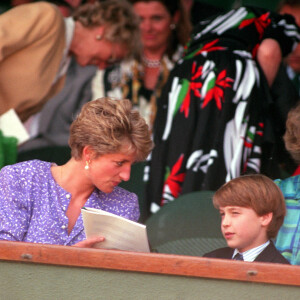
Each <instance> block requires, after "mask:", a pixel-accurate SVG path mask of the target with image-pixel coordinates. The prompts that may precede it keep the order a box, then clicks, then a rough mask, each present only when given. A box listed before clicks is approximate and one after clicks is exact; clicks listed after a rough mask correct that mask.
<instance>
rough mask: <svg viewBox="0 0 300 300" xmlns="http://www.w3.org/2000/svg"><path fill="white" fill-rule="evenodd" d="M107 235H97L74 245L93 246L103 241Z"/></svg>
mask: <svg viewBox="0 0 300 300" xmlns="http://www.w3.org/2000/svg"><path fill="white" fill-rule="evenodd" d="M104 240H105V237H103V236H95V237H92V238H89V239H86V240H84V241H81V242H78V243H77V244H75V245H73V247H79V248H93V247H94V245H95V244H97V243H100V242H103V241H104Z"/></svg>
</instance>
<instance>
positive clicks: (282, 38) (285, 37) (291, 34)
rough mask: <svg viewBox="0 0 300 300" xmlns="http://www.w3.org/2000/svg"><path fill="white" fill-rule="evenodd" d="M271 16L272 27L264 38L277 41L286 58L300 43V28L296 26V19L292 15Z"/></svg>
mask: <svg viewBox="0 0 300 300" xmlns="http://www.w3.org/2000/svg"><path fill="white" fill-rule="evenodd" d="M270 14H271V15H270V17H271V19H272V25H271V26H268V27H267V28H266V30H265V32H264V37H263V38H264V39H266V38H273V39H275V40H277V41H278V43H279V45H280V48H281V51H282V56H283V57H284V56H286V55H288V54H289V53H290V52H292V51H293V50H294V49H295V47H296V46H297V44H298V43H299V42H300V28H299V27H298V26H297V25H296V23H295V19H294V17H293V16H291V15H287V14H285V15H279V14H276V13H270Z"/></svg>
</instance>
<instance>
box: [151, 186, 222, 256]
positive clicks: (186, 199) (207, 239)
mask: <svg viewBox="0 0 300 300" xmlns="http://www.w3.org/2000/svg"><path fill="white" fill-rule="evenodd" d="M213 194H214V192H213V191H197V192H192V193H189V194H184V195H182V196H180V197H178V198H177V199H175V200H174V201H173V202H170V203H168V204H166V205H165V206H163V207H162V208H161V209H160V210H159V211H158V212H157V213H155V214H153V215H152V216H151V217H150V218H148V220H147V221H146V225H147V233H148V237H149V242H150V245H151V247H152V249H153V250H154V251H157V252H160V253H172V254H182V255H193V256H202V255H203V254H204V253H206V252H209V251H212V250H214V249H216V248H220V247H225V246H226V241H225V240H224V238H223V236H222V233H221V227H220V223H221V218H220V215H219V212H218V210H217V209H215V208H214V206H213V204H212V196H213Z"/></svg>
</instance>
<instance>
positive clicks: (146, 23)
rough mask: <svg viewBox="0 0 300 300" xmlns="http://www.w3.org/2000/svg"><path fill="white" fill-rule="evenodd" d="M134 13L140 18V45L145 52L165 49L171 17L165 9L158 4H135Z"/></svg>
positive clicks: (155, 2) (152, 2)
mask: <svg viewBox="0 0 300 300" xmlns="http://www.w3.org/2000/svg"><path fill="white" fill-rule="evenodd" d="M133 7H134V11H135V13H136V14H137V15H138V16H139V17H140V20H141V23H140V29H141V35H142V43H143V46H144V48H145V49H147V50H150V51H151V50H153V51H155V50H161V49H164V50H165V49H166V48H167V45H168V39H169V37H170V35H171V29H170V25H171V24H172V23H173V19H172V16H171V15H170V13H169V12H168V10H167V9H166V7H165V6H164V5H163V4H162V3H160V2H158V1H151V2H142V1H141V2H137V3H135V4H134V5H133Z"/></svg>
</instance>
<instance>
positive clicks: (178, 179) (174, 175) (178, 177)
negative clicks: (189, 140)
mask: <svg viewBox="0 0 300 300" xmlns="http://www.w3.org/2000/svg"><path fill="white" fill-rule="evenodd" d="M183 158H184V155H183V154H181V155H180V157H179V159H178V160H177V162H176V163H175V164H174V166H173V168H172V170H171V172H170V173H169V174H168V173H167V178H166V180H165V184H164V188H163V190H164V189H165V186H166V185H167V186H168V187H169V189H170V191H171V194H172V196H173V197H174V198H177V197H178V196H179V194H180V192H181V184H182V182H183V181H184V178H185V173H178V172H179V170H180V168H181V165H182V161H183ZM162 204H163V202H162V203H161V205H162Z"/></svg>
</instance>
